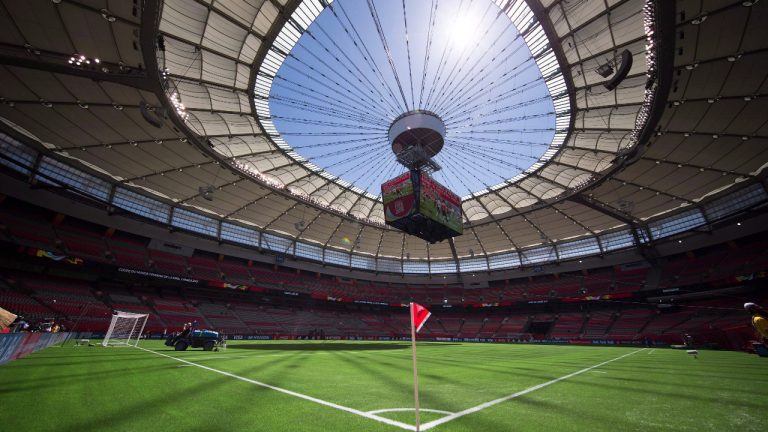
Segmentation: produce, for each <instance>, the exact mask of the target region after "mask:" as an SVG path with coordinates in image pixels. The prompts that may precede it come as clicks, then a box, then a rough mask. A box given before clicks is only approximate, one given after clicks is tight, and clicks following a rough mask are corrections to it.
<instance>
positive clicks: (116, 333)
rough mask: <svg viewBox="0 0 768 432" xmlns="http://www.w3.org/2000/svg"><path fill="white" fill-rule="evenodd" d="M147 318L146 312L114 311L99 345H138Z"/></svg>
mask: <svg viewBox="0 0 768 432" xmlns="http://www.w3.org/2000/svg"><path fill="white" fill-rule="evenodd" d="M148 318H149V315H148V314H137V313H131V312H121V311H115V312H114V313H113V314H112V322H110V323H109V330H107V334H106V336H104V341H102V342H101V345H103V346H105V347H106V346H136V345H138V343H139V338H141V333H142V332H143V331H144V326H145V325H146V324H147V319H148Z"/></svg>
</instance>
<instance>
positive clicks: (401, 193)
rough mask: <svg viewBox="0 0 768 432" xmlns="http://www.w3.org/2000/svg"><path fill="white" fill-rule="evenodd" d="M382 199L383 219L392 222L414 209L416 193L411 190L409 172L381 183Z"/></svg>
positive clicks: (409, 213)
mask: <svg viewBox="0 0 768 432" xmlns="http://www.w3.org/2000/svg"><path fill="white" fill-rule="evenodd" d="M381 196H382V200H383V201H384V219H385V220H386V221H387V222H394V221H396V220H399V219H402V218H404V217H406V216H410V215H411V214H413V213H414V212H415V211H416V194H415V193H414V192H413V182H412V181H411V173H410V172H407V173H404V174H402V175H400V176H397V177H395V178H393V179H392V180H390V181H388V182H386V183H384V184H382V185H381Z"/></svg>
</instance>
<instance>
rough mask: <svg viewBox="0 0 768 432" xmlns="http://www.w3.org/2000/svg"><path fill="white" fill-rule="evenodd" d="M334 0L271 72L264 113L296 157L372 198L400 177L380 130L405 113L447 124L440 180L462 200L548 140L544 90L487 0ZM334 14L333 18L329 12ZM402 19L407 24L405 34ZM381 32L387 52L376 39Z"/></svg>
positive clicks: (531, 158)
mask: <svg viewBox="0 0 768 432" xmlns="http://www.w3.org/2000/svg"><path fill="white" fill-rule="evenodd" d="M372 3H373V8H374V9H375V12H376V17H377V18H378V22H379V25H378V26H377V24H376V21H375V20H374V17H373V16H372V12H371V8H370V7H369V4H368V2H367V1H363V0H336V1H335V2H334V3H333V10H331V9H330V8H326V10H324V11H323V12H322V13H321V14H320V16H319V17H318V18H317V19H316V20H315V22H314V23H313V25H312V26H311V27H310V28H309V31H308V32H307V33H305V34H304V35H303V36H302V37H301V39H300V40H299V42H298V43H297V44H296V46H295V47H294V48H293V50H292V51H291V56H289V57H288V58H287V59H286V61H285V62H284V63H283V65H282V67H281V68H280V70H279V71H278V74H277V78H276V79H275V81H274V84H273V87H272V92H271V95H270V110H271V113H272V116H273V121H274V123H275V126H276V127H277V129H278V131H280V133H281V134H282V135H283V138H284V139H285V140H286V142H287V143H288V144H289V145H291V146H292V147H294V148H295V149H296V151H297V152H298V153H299V154H301V155H302V156H304V157H305V158H307V159H309V160H311V161H312V162H313V163H315V164H316V165H318V166H320V167H323V168H326V170H327V171H329V172H330V173H332V174H334V175H339V176H341V177H342V178H343V179H344V180H347V181H349V182H352V183H354V184H356V185H357V186H359V187H360V188H362V189H366V190H368V191H369V192H371V193H372V194H374V195H379V193H380V188H379V186H380V184H381V183H383V182H384V181H386V180H387V179H389V178H392V177H395V176H396V175H398V174H399V173H401V172H404V171H405V168H404V167H402V166H401V165H399V164H397V163H396V162H395V157H394V155H393V154H392V151H391V150H390V144H389V143H388V142H387V136H386V133H387V129H388V127H389V124H390V123H391V122H392V120H394V118H395V117H396V116H398V115H399V114H401V113H402V112H405V111H408V110H412V109H414V108H415V109H427V110H430V111H433V112H435V113H436V114H437V115H439V116H440V117H441V118H443V120H444V122H445V123H446V126H447V133H446V144H445V147H444V149H443V151H442V152H441V153H440V154H438V155H437V157H436V158H435V159H436V161H437V162H438V163H439V164H440V165H441V166H442V167H443V170H442V171H440V172H438V173H437V174H436V175H435V179H436V180H438V181H439V182H441V183H443V184H445V185H446V186H448V187H449V188H450V189H452V190H453V191H454V192H455V193H457V194H459V195H460V196H464V195H467V194H468V193H469V192H470V191H477V190H480V189H483V188H485V187H487V186H491V185H495V184H497V183H499V182H502V181H504V180H506V179H509V178H511V177H513V176H515V175H516V174H518V173H519V172H520V171H522V170H524V169H526V168H528V167H529V166H530V165H531V164H533V163H534V162H535V161H536V160H537V159H538V158H539V157H540V156H541V154H542V153H544V151H545V150H546V148H547V146H548V145H549V143H550V142H551V140H552V136H553V134H554V124H555V123H554V122H555V116H554V113H552V111H553V106H552V101H551V98H549V92H548V91H547V87H546V85H544V83H543V81H542V80H541V79H540V72H539V69H538V67H537V66H536V63H535V61H534V60H533V59H532V58H530V51H529V50H528V47H527V46H526V45H525V42H524V41H523V39H522V38H521V37H518V33H517V29H515V27H514V26H513V25H512V24H511V22H510V20H509V18H508V17H506V16H505V15H500V14H499V9H498V7H497V6H496V5H495V4H493V3H492V2H490V1H487V0H474V1H472V0H439V2H437V5H438V6H437V8H436V9H435V8H434V4H435V2H433V1H431V0H406V1H405V17H404V13H403V12H404V9H403V3H402V2H401V1H392V0H372ZM334 12H335V14H334ZM405 19H407V26H406V25H405ZM379 28H380V29H382V34H383V36H384V39H385V42H386V47H387V48H388V51H387V49H385V46H384V42H383V41H382V36H381V35H380V34H379V31H378V29H379Z"/></svg>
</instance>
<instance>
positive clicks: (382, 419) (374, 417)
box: [136, 346, 416, 431]
mask: <svg viewBox="0 0 768 432" xmlns="http://www.w3.org/2000/svg"><path fill="white" fill-rule="evenodd" d="M136 348H138V349H140V350H143V351H147V352H150V353H152V354H156V355H159V356H162V357H167V358H169V359H173V360H176V361H179V362H182V363H186V364H188V365H190V366H196V367H199V368H201V369H205V370H207V371H211V372H216V373H218V374H221V375H224V376H228V377H230V378H234V379H237V380H240V381H244V382H247V383H250V384H254V385H257V386H259V387H264V388H268V389H270V390H274V391H278V392H280V393H285V394H287V395H290V396H294V397H297V398H301V399H304V400H308V401H310V402H314V403H317V404H320V405H325V406H327V407H331V408H335V409H337V410H341V411H346V412H348V413H352V414H357V415H359V416H361V417H366V418H369V419H371V420H375V421H377V422H381V423H386V424H388V425H391V426H397V427H399V428H401V429H405V430H412V431H415V430H416V427H415V426H412V425H409V424H406V423H402V422H399V421H396V420H391V419H388V418H386V417H380V416H377V415H374V414H369V413H366V412H364V411H360V410H356V409H354V408H350V407H346V406H343V405H339V404H335V403H333V402H328V401H325V400H322V399H318V398H316V397H312V396H308V395H305V394H301V393H296V392H294V391H291V390H287V389H284V388H280V387H275V386H272V385H269V384H266V383H263V382H260V381H256V380H252V379H250V378H245V377H241V376H239V375H235V374H233V373H229V372H225V371H222V370H219V369H214V368H212V367H208V366H203V365H201V364H197V363H193V362H191V361H188V360H183V359H180V358H178V357H173V356H169V355H168V354H163V353H160V352H157V351H153V350H151V349H147V348H142V347H140V346H137V347H136Z"/></svg>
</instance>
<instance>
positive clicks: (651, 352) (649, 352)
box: [648, 348, 656, 354]
mask: <svg viewBox="0 0 768 432" xmlns="http://www.w3.org/2000/svg"><path fill="white" fill-rule="evenodd" d="M654 351H656V348H654V349H652V350H650V351H648V354H653V352H654Z"/></svg>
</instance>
